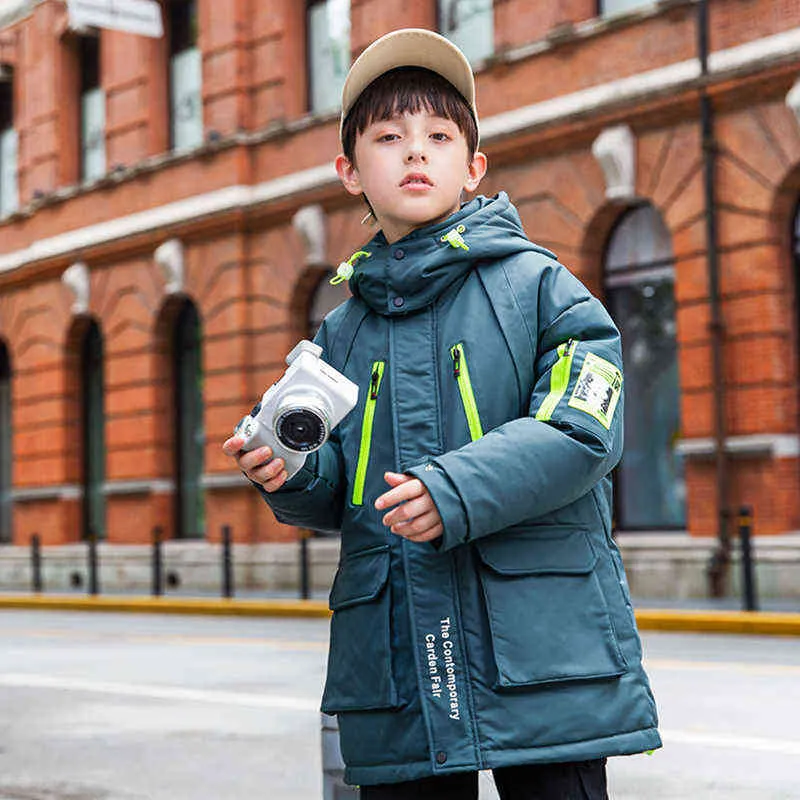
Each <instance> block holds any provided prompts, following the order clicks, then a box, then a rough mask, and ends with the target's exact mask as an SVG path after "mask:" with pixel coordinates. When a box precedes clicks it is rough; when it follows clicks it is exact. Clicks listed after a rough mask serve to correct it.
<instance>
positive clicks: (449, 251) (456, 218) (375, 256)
mask: <svg viewBox="0 0 800 800" xmlns="http://www.w3.org/2000/svg"><path fill="white" fill-rule="evenodd" d="M531 247H533V245H531V243H530V242H529V241H528V239H527V238H526V237H525V234H524V232H523V230H522V225H521V223H520V220H519V216H518V215H517V212H516V209H514V207H513V206H512V205H511V203H510V202H509V200H508V195H507V194H506V193H505V192H500V194H498V195H497V196H496V197H493V198H487V197H484V196H479V197H476V198H475V199H473V200H471V201H470V202H469V203H466V204H465V205H463V206H462V207H461V208H460V209H459V210H458V211H457V212H456V213H455V214H452V215H451V216H450V217H448V218H447V219H446V220H445V221H444V222H439V223H436V224H434V225H429V226H426V227H424V228H418V229H416V230H414V231H412V232H411V233H409V234H408V235H407V236H404V237H403V238H402V239H400V240H399V241H397V242H394V243H393V244H388V243H387V241H386V239H385V237H384V235H383V233H382V232H379V233H378V234H377V235H376V236H374V237H373V238H372V240H371V241H370V242H369V243H368V244H367V245H365V246H364V248H363V251H364V254H363V255H362V257H360V258H359V259H358V260H357V262H356V263H355V272H354V273H353V276H352V277H351V278H350V290H351V291H352V293H353V295H354V296H355V297H358V298H360V299H361V300H363V301H364V302H365V303H366V304H367V305H369V306H370V307H371V308H372V309H374V310H375V311H376V312H378V313H379V314H383V315H392V316H394V315H401V314H409V313H411V312H413V311H418V310H419V309H421V308H424V307H426V306H428V305H430V304H432V303H433V302H435V300H436V299H437V298H438V297H439V296H440V295H441V294H442V292H444V291H445V290H446V289H447V288H448V287H449V286H450V285H451V284H452V283H454V282H455V281H457V280H459V279H460V278H462V277H463V276H464V275H466V273H467V272H469V271H470V270H471V269H472V268H473V266H474V265H475V262H476V261H478V260H481V259H485V258H492V259H496V258H501V257H503V256H506V255H509V254H511V253H513V252H518V251H519V250H524V249H529V248H531ZM367 254H368V255H367Z"/></svg>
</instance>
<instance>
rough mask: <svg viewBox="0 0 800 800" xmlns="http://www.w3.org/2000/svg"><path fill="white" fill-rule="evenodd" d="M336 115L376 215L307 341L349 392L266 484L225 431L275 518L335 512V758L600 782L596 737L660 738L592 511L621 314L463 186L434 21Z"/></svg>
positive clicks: (411, 773) (598, 500)
mask: <svg viewBox="0 0 800 800" xmlns="http://www.w3.org/2000/svg"><path fill="white" fill-rule="evenodd" d="M341 136H342V146H343V153H342V154H341V155H340V156H339V157H338V158H337V160H336V168H337V171H338V174H339V176H340V178H341V180H342V183H343V184H344V187H345V189H346V190H347V191H348V192H350V193H351V194H354V195H358V194H361V195H363V196H364V198H365V200H366V202H367V204H368V206H369V209H370V212H371V214H372V215H373V216H374V218H375V220H376V222H377V224H378V225H379V226H380V232H379V233H378V234H377V235H376V236H375V237H374V238H373V239H372V240H371V241H370V242H369V243H368V244H367V245H366V246H365V247H364V249H363V250H361V251H359V252H358V253H356V254H355V255H354V256H353V257H352V258H351V259H350V260H349V261H348V262H346V263H345V264H344V265H342V267H340V274H341V275H342V276H343V277H347V276H348V275H349V274H350V273H352V274H350V275H349V280H350V288H351V291H352V293H353V298H352V299H350V300H348V301H347V302H346V303H344V304H343V305H342V306H340V307H339V308H337V309H336V310H334V311H333V312H332V313H331V314H329V315H328V317H327V319H326V320H325V323H324V324H323V326H322V328H321V329H320V331H319V334H318V336H317V342H318V343H319V344H320V345H322V347H323V348H324V351H325V352H324V356H323V357H324V358H325V359H326V360H327V361H329V363H330V364H331V365H332V366H333V367H334V368H335V369H337V370H340V371H341V372H343V373H344V374H345V375H346V376H347V377H348V378H350V379H351V380H352V381H354V382H355V383H357V384H358V385H359V387H360V392H359V402H358V405H357V406H356V408H355V409H354V410H353V411H352V412H351V413H350V414H349V415H348V416H347V417H346V418H345V419H344V421H343V422H342V423H341V425H340V426H339V427H338V428H337V429H336V430H335V431H334V432H333V434H332V436H331V438H330V440H329V441H328V442H327V443H326V444H325V446H324V447H323V448H322V449H321V450H319V451H318V452H316V453H314V454H312V455H311V456H309V457H308V459H307V461H306V463H305V465H304V467H303V468H302V469H301V470H300V472H299V473H297V474H296V475H294V476H293V477H292V479H291V480H290V481H288V482H287V481H286V478H287V474H286V471H285V470H284V468H283V462H282V461H281V460H280V459H272V453H271V451H270V450H269V448H260V449H257V450H254V451H252V452H250V453H242V452H239V447H240V446H241V444H242V442H241V440H240V439H237V438H235V437H234V438H232V439H229V440H228V441H227V442H226V443H225V445H224V449H225V452H226V453H227V454H228V455H231V456H234V457H235V458H236V459H237V462H238V464H239V466H240V468H241V469H242V470H243V471H244V472H245V474H246V475H247V477H248V478H249V479H250V480H251V481H253V482H254V483H255V484H256V486H258V487H259V488H260V489H261V490H262V492H263V494H264V497H265V499H266V501H267V502H268V503H269V505H270V506H271V507H272V509H273V511H274V513H275V515H276V517H277V518H278V519H279V520H281V521H284V522H288V523H292V524H295V525H299V526H302V527H311V528H317V529H319V528H322V529H340V530H341V532H342V554H341V560H340V565H339V570H338V572H337V575H336V579H335V581H334V585H333V588H332V590H331V595H330V606H331V608H332V609H333V612H334V613H333V618H332V622H331V643H330V653H329V660H328V675H327V682H326V687H325V693H324V697H323V702H322V708H323V710H324V711H326V712H327V713H330V714H337V715H338V717H339V726H340V739H341V745H342V754H343V757H344V760H345V763H346V765H347V770H346V775H345V777H346V780H348V781H349V782H351V783H355V784H360V785H361V787H362V797H363V798H365V800H383V799H385V798H398V799H399V798H428V797H429V798H437V800H442V798H453V799H454V800H455V799H456V798H457V799H458V800H468V799H469V798H477V770H480V769H488V768H491V769H492V770H493V772H494V777H495V782H496V784H497V787H498V791H499V793H500V796H501V798H503V799H504V800H532V798H547V799H548V800H566V799H567V798H591V800H595V799H599V798H605V797H606V796H607V795H606V776H605V758H606V757H607V756H611V755H621V754H627V753H639V752H642V751H646V750H651V749H653V748H656V747H659V746H660V739H659V736H658V732H657V729H656V724H657V722H656V710H655V704H654V701H653V698H652V695H651V693H650V688H649V685H648V682H647V678H646V676H645V674H644V672H643V670H642V666H641V648H640V643H639V638H638V634H637V631H636V627H635V622H634V618H633V612H632V610H631V607H630V601H629V597H628V590H627V585H626V582H625V579H624V573H623V569H622V564H621V561H620V558H619V553H618V551H617V549H616V547H615V545H614V543H613V540H612V538H611V530H610V527H611V526H610V517H611V505H610V503H611V488H610V480H609V473H610V471H611V470H612V468H613V467H614V466H615V464H616V463H617V461H618V460H619V457H620V454H621V450H622V406H623V400H622V372H621V370H622V358H621V354H620V343H619V334H618V332H617V330H616V328H615V327H614V325H613V323H612V322H611V320H610V318H609V317H608V315H607V314H606V312H605V310H604V309H603V307H602V305H601V304H600V303H599V302H598V301H597V300H595V299H594V298H593V297H592V296H591V295H590V294H589V293H588V292H587V290H586V289H585V288H584V287H583V286H582V285H581V284H580V283H579V282H578V281H577V280H576V279H575V278H574V277H572V276H571V275H570V273H569V272H568V271H567V270H566V269H565V268H564V267H562V266H561V265H559V264H558V263H557V261H556V260H555V258H554V256H553V255H552V254H551V253H549V252H547V251H545V250H543V249H541V248H539V247H537V246H535V245H533V244H532V243H531V242H530V241H529V240H528V239H527V238H526V237H525V234H524V233H523V231H522V228H521V224H520V221H519V217H518V215H517V213H516V211H515V209H514V208H513V206H512V205H511V204H510V202H509V200H508V197H507V196H506V195H505V194H504V193H500V194H499V195H498V196H497V197H495V198H486V197H477V198H475V199H473V200H472V201H471V202H468V203H466V204H465V205H461V194H462V191H464V190H466V191H468V192H472V191H474V190H475V189H476V188H477V187H478V184H479V183H480V180H481V178H482V177H483V175H484V173H485V172H486V158H485V156H484V155H483V154H482V153H480V152H478V151H477V145H478V129H477V113H476V109H475V100H474V82H473V76H472V72H471V69H470V67H469V64H468V62H467V61H466V59H465V58H464V56H463V55H462V54H461V52H460V51H459V50H458V49H457V48H456V47H455V46H454V45H452V44H451V43H450V42H448V41H447V40H446V39H444V38H442V37H441V36H439V35H437V34H434V33H432V32H429V31H423V30H401V31H395V32H393V33H391V34H388V35H386V36H384V37H382V38H381V39H379V40H378V41H376V42H375V43H373V44H372V45H371V46H370V47H369V48H367V50H365V51H364V53H363V54H362V55H361V56H360V57H359V59H358V60H357V61H356V62H355V63H354V64H353V66H352V68H351V70H350V73H349V75H348V78H347V81H346V83H345V86H344V90H343V101H342V124H341ZM271 459H272V460H271ZM386 484H388V487H389V488H388V490H387V487H386Z"/></svg>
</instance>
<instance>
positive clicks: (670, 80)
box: [0, 28, 800, 275]
mask: <svg viewBox="0 0 800 800" xmlns="http://www.w3.org/2000/svg"><path fill="white" fill-rule="evenodd" d="M798 58H800V28H796V29H793V30H789V31H785V32H783V33H779V34H775V35H773V36H767V37H764V38H761V39H757V40H754V41H752V42H748V43H746V44H743V45H739V46H736V47H732V48H728V49H726V50H720V51H717V52H715V53H712V54H711V56H710V58H709V71H710V79H707V80H710V81H712V82H721V81H724V80H728V79H730V78H731V77H734V76H740V75H743V74H749V73H754V72H764V71H765V70H768V69H770V68H773V67H776V66H780V65H782V64H785V63H787V62H790V61H792V60H797V59H798ZM701 80H702V79H701V74H700V64H699V61H698V60H697V59H690V60H687V61H681V62H677V63H675V64H670V65H669V66H666V67H661V68H658V69H654V70H649V71H646V72H641V73H638V74H636V75H631V76H629V77H625V78H619V79H617V80H614V81H609V82H607V83H604V84H600V85H598V86H592V87H589V88H587V89H582V90H580V91H577V92H571V93H569V94H565V95H562V96H560V97H554V98H551V99H548V100H543V101H541V102H538V103H533V104H531V105H528V106H523V107H521V108H516V109H514V110H512V111H507V112H503V113H501V114H496V115H494V116H492V117H488V118H487V119H485V120H483V121H482V122H481V140H482V143H483V145H487V144H488V145H491V144H493V143H494V142H499V141H501V140H504V139H507V138H508V137H511V136H517V135H521V134H525V133H530V132H533V131H535V130H537V129H539V128H543V127H546V126H550V125H554V124H559V123H565V122H568V121H571V120H573V119H577V118H591V117H593V116H597V115H600V114H603V113H607V112H610V111H613V110H614V109H617V108H625V107H630V106H632V105H635V104H637V103H644V102H647V101H649V100H652V99H656V98H659V97H663V96H665V95H675V94H676V93H678V92H681V91H686V90H691V89H693V88H696V87H698V86H699V85H700V82H701ZM263 141H267V140H266V139H265V140H263ZM234 143H235V144H240V145H247V144H252V135H251V134H239V135H238V136H237V137H234ZM337 182H338V178H337V175H336V170H335V168H334V165H333V163H327V164H322V165H319V166H316V167H311V168H309V169H305V170H301V171H299V172H294V173H291V174H288V175H283V176H281V177H278V178H274V179H272V180H268V181H265V182H263V183H259V184H255V185H252V186H247V185H235V186H229V187H226V188H224V189H218V190H215V191H212V192H208V193H205V194H198V195H195V196H193V197H189V198H186V199H183V200H178V201H175V202H172V203H167V204H165V205H162V206H157V207H155V208H151V209H148V210H146V211H141V212H137V213H135V214H129V215H126V216H122V217H118V218H116V219H113V220H108V221H106V222H102V223H98V224H95V225H88V226H85V227H83V228H78V229H76V230H72V231H68V232H65V233H61V234H57V235H55V236H51V237H48V238H44V239H39V240H37V241H36V242H34V243H32V244H31V245H29V246H27V247H24V248H21V249H19V250H15V251H12V252H9V253H5V254H4V255H1V256H0V275H2V274H8V273H10V272H14V271H16V270H19V269H21V268H23V267H25V266H27V265H30V264H36V263H42V262H46V261H48V260H51V259H57V258H67V257H70V256H73V255H77V254H81V257H82V258H85V257H86V251H87V250H91V249H92V248H94V247H98V246H102V245H107V244H110V243H114V242H117V241H120V240H125V239H128V238H129V237H132V236H137V235H141V234H152V233H155V232H161V231H163V232H164V233H165V236H166V235H167V234H168V233H169V232H170V231H171V230H172V229H174V228H175V227H176V226H179V225H182V224H185V223H187V222H196V221H198V220H203V219H207V218H211V217H216V216H218V215H221V214H226V213H231V212H248V211H252V210H255V209H258V208H262V207H264V206H269V205H270V204H273V203H277V202H281V201H286V200H287V199H290V198H292V197H302V196H303V195H304V194H307V193H308V192H311V191H314V190H322V189H325V188H329V187H331V186H335V185H336V184H337ZM22 213H24V210H23V212H22Z"/></svg>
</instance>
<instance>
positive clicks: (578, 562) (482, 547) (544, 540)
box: [475, 525, 597, 575]
mask: <svg viewBox="0 0 800 800" xmlns="http://www.w3.org/2000/svg"><path fill="white" fill-rule="evenodd" d="M475 545H476V547H477V548H478V554H479V555H480V558H481V561H483V563H484V564H485V565H486V566H487V567H489V568H490V569H492V570H493V571H494V572H497V573H498V574H500V575H548V574H549V575H586V574H588V573H589V572H591V571H592V570H593V569H594V565H595V564H596V563H597V553H596V552H595V549H594V547H593V546H592V542H591V540H590V539H589V536H588V533H587V532H586V531H582V530H575V528H574V527H572V526H571V525H564V526H563V527H562V526H553V525H548V526H547V527H546V528H545V527H536V526H522V525H519V526H517V527H514V528H508V529H507V530H505V531H503V532H502V533H500V534H495V535H494V536H489V537H487V538H485V539H480V540H478V541H477V542H476V543H475Z"/></svg>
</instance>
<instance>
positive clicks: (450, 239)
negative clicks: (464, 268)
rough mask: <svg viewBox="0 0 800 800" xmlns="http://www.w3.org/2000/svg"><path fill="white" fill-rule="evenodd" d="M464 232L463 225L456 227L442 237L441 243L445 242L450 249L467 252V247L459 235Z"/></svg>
mask: <svg viewBox="0 0 800 800" xmlns="http://www.w3.org/2000/svg"><path fill="white" fill-rule="evenodd" d="M465 230H466V227H465V226H464V225H458V226H457V227H455V228H452V229H451V230H449V231H447V233H446V234H445V235H444V236H442V241H443V242H447V244H449V245H450V247H460V248H461V249H462V250H469V245H468V244H467V243H466V242H465V241H464V237H463V236H462V235H461V234H462V233H464V231H465Z"/></svg>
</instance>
